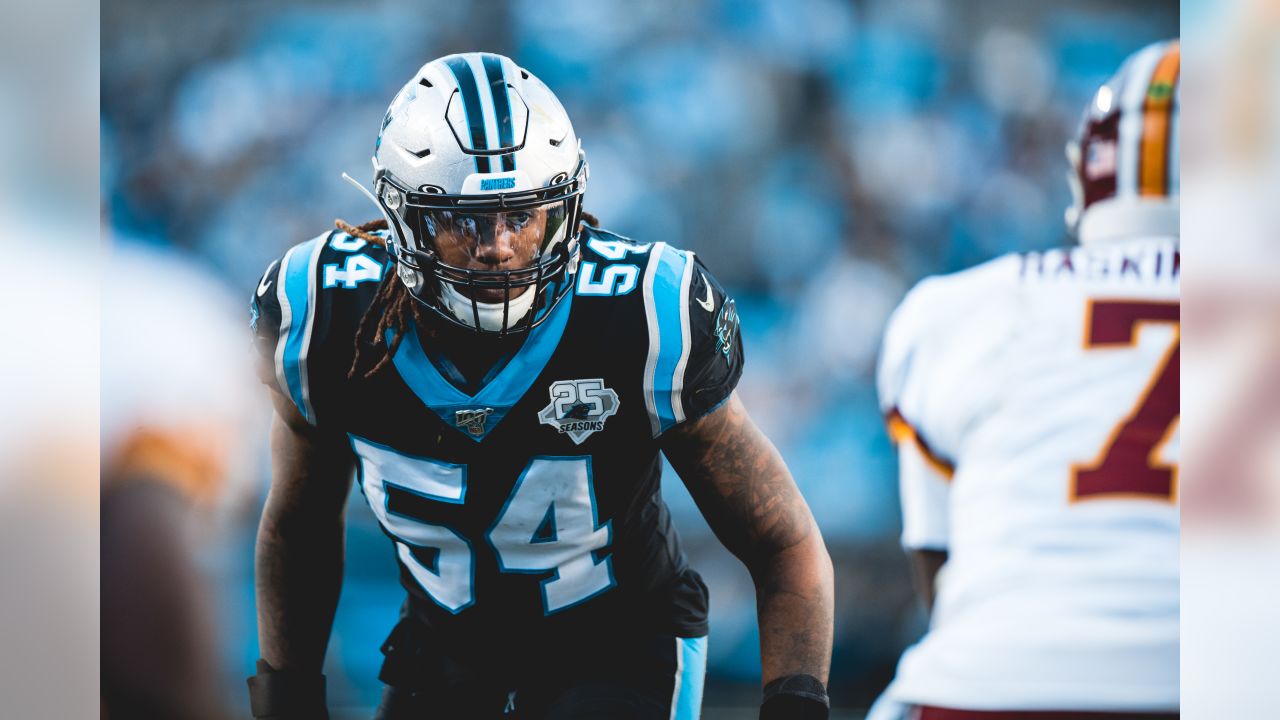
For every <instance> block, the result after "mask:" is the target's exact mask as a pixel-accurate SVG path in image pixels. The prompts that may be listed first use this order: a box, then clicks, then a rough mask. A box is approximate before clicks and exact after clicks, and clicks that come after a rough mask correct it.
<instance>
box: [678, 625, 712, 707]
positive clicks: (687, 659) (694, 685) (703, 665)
mask: <svg viewBox="0 0 1280 720" xmlns="http://www.w3.org/2000/svg"><path fill="white" fill-rule="evenodd" d="M676 643H677V652H679V653H680V663H679V668H680V670H679V677H678V678H677V679H676V692H675V696H674V697H672V698H671V717H672V720H697V719H698V717H699V715H701V713H702V686H703V682H704V681H705V679H706V676H707V638H706V637H705V636H704V637H698V638H677V639H676Z"/></svg>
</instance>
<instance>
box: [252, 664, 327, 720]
mask: <svg viewBox="0 0 1280 720" xmlns="http://www.w3.org/2000/svg"><path fill="white" fill-rule="evenodd" d="M249 709H250V710H251V711H252V712H253V716H254V717H255V718H258V720H329V710H328V708H326V707H325V697H324V675H322V674H320V673H303V672H297V671H294V670H276V669H275V668H273V667H271V665H270V664H268V663H267V661H266V660H259V661H258V674H257V675H254V676H253V677H251V678H249Z"/></svg>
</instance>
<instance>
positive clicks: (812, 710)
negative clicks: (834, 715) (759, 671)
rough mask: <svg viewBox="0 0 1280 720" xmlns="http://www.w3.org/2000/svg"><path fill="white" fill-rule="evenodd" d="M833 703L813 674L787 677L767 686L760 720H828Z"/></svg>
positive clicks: (761, 706) (761, 705)
mask: <svg viewBox="0 0 1280 720" xmlns="http://www.w3.org/2000/svg"><path fill="white" fill-rule="evenodd" d="M830 714H831V701H830V699H828V698H827V689H826V687H824V686H823V684H822V681H821V680H819V679H818V678H816V677H814V676H812V675H787V676H785V677H780V678H778V679H777V680H774V681H772V682H770V683H769V684H768V685H765V686H764V701H763V702H762V703H761V704H760V720H827V717H828V716H829V715H830Z"/></svg>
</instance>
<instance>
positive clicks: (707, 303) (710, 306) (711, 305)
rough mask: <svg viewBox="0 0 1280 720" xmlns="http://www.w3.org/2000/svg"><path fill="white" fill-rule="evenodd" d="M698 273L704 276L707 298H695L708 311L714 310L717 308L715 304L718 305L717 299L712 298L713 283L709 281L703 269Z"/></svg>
mask: <svg viewBox="0 0 1280 720" xmlns="http://www.w3.org/2000/svg"><path fill="white" fill-rule="evenodd" d="M698 274H699V275H701V276H702V284H703V285H706V286H707V299H706V300H702V299H699V298H694V300H697V301H698V304H699V305H701V306H702V309H703V310H706V311H707V312H711V311H712V310H714V309H715V306H716V304H715V301H714V300H712V299H711V283H709V282H707V276H706V274H705V273H703V272H702V271H701V270H699V271H698Z"/></svg>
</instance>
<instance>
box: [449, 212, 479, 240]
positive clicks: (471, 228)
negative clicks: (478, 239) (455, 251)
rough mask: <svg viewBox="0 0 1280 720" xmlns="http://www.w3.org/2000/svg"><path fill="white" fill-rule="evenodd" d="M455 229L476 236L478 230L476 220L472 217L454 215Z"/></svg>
mask: <svg viewBox="0 0 1280 720" xmlns="http://www.w3.org/2000/svg"><path fill="white" fill-rule="evenodd" d="M453 227H454V228H455V229H457V230H458V231H459V232H462V233H466V234H468V235H474V234H475V233H476V228H477V224H476V219H475V218H474V217H472V216H471V215H454V216H453Z"/></svg>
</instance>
